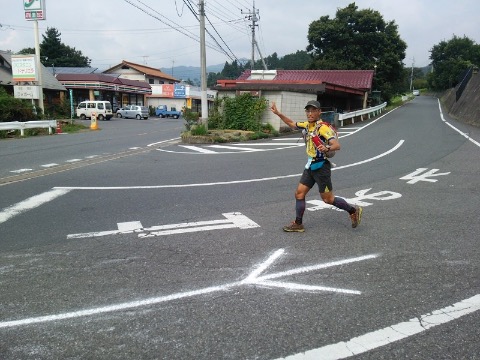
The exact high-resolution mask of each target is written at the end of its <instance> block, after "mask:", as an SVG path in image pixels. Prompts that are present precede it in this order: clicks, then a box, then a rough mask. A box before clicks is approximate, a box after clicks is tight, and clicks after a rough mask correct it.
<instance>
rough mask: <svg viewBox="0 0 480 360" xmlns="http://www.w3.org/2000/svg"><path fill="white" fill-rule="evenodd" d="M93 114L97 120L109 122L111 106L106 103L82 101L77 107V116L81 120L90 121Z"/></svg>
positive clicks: (111, 114)
mask: <svg viewBox="0 0 480 360" xmlns="http://www.w3.org/2000/svg"><path fill="white" fill-rule="evenodd" d="M92 113H95V115H96V117H97V120H100V121H102V120H110V118H111V117H112V116H113V113H112V105H111V104H110V102H108V101H82V102H81V103H80V104H78V106H77V116H78V117H79V118H80V119H82V120H85V119H91V118H92Z"/></svg>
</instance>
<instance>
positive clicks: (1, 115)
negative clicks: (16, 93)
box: [0, 86, 36, 122]
mask: <svg viewBox="0 0 480 360" xmlns="http://www.w3.org/2000/svg"><path fill="white" fill-rule="evenodd" d="M34 119H36V116H34V114H33V107H32V104H31V102H30V101H28V100H23V99H15V98H14V97H13V96H11V95H9V94H7V92H6V91H5V89H4V88H3V87H1V86H0V121H2V122H8V121H29V120H34Z"/></svg>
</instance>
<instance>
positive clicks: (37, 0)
mask: <svg viewBox="0 0 480 360" xmlns="http://www.w3.org/2000/svg"><path fill="white" fill-rule="evenodd" d="M23 10H25V20H29V21H32V20H45V19H46V18H47V17H46V14H45V0H23Z"/></svg>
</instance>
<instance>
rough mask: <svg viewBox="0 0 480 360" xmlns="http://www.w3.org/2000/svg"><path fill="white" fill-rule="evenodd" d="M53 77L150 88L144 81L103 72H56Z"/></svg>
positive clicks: (61, 80)
mask: <svg viewBox="0 0 480 360" xmlns="http://www.w3.org/2000/svg"><path fill="white" fill-rule="evenodd" d="M55 77H56V78H57V80H58V81H60V82H69V81H72V82H73V81H76V82H82V81H85V82H88V81H90V82H92V81H97V82H102V83H110V84H118V85H127V86H134V87H138V88H145V89H150V85H149V84H148V83H146V82H145V81H138V80H130V79H124V78H120V77H117V76H111V75H105V74H57V75H56V76H55Z"/></svg>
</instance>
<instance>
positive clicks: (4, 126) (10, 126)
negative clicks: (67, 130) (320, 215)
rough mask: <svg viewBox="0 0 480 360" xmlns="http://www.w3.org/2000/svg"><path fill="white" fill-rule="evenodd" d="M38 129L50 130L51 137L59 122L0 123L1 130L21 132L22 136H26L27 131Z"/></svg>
mask: <svg viewBox="0 0 480 360" xmlns="http://www.w3.org/2000/svg"><path fill="white" fill-rule="evenodd" d="M36 128H48V133H49V134H50V135H51V134H52V129H56V128H57V120H39V121H25V122H23V121H11V122H0V130H20V135H21V136H25V129H36Z"/></svg>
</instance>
